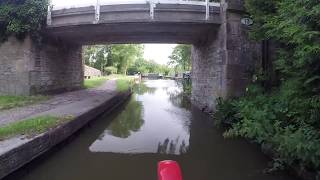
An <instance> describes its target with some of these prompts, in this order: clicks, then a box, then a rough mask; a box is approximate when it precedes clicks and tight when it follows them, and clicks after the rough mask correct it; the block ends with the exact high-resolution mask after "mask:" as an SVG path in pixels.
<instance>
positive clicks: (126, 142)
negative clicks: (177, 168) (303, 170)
mask: <svg viewBox="0 0 320 180" xmlns="http://www.w3.org/2000/svg"><path fill="white" fill-rule="evenodd" d="M181 90H182V88H181V86H180V85H179V84H178V83H177V82H175V81H173V80H146V81H145V82H144V83H142V84H140V85H137V87H135V93H134V94H133V95H132V97H131V98H130V100H128V102H127V103H126V104H125V105H123V106H122V107H120V108H118V109H117V110H116V111H115V112H113V113H112V114H111V115H110V114H105V115H103V116H101V117H100V118H98V119H96V120H95V121H93V122H91V123H90V124H89V125H88V127H86V128H84V129H82V130H81V131H80V132H79V133H78V134H77V135H76V136H75V137H74V138H72V140H69V142H66V143H64V144H63V145H60V146H58V147H56V148H55V150H53V151H52V152H51V153H47V154H46V155H45V156H43V157H41V158H39V159H37V160H36V161H34V162H32V163H30V164H29V165H27V166H26V167H23V168H22V169H20V170H18V171H17V172H15V173H14V174H13V175H11V176H10V177H7V178H6V180H13V179H14V180H157V162H158V161H160V160H166V159H172V160H176V161H178V162H179V163H180V165H181V167H182V171H183V176H184V180H289V179H293V178H292V177H290V176H288V175H285V174H277V175H270V174H265V173H263V171H264V170H265V169H266V168H267V167H268V161H269V160H268V159H267V158H266V157H265V156H264V155H263V154H262V153H261V152H260V150H259V148H258V147H257V146H255V145H253V144H250V143H248V142H247V141H245V140H235V139H224V138H223V136H222V132H221V131H220V130H217V129H215V128H213V127H212V121H211V119H210V117H208V116H207V115H206V114H204V113H202V112H201V111H199V110H198V109H197V108H195V107H192V106H191V105H190V103H189V102H188V100H186V99H185V98H184V97H183V96H182V95H181Z"/></svg>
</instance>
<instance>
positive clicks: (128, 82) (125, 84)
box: [116, 77, 133, 92]
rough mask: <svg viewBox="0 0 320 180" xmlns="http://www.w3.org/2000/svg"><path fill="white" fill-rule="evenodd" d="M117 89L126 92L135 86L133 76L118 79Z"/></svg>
mask: <svg viewBox="0 0 320 180" xmlns="http://www.w3.org/2000/svg"><path fill="white" fill-rule="evenodd" d="M116 83H117V91H119V92H126V91H128V90H129V88H131V87H132V86H133V78H130V77H122V78H120V79H117V82H116Z"/></svg>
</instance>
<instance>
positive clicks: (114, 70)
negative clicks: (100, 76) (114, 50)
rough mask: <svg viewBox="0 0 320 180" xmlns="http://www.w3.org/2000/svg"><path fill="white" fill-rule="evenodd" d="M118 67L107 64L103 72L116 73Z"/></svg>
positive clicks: (107, 73)
mask: <svg viewBox="0 0 320 180" xmlns="http://www.w3.org/2000/svg"><path fill="white" fill-rule="evenodd" d="M117 71H118V69H117V68H115V67H113V66H109V67H106V68H104V72H105V73H106V75H110V74H117Z"/></svg>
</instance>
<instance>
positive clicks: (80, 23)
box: [0, 0, 260, 111]
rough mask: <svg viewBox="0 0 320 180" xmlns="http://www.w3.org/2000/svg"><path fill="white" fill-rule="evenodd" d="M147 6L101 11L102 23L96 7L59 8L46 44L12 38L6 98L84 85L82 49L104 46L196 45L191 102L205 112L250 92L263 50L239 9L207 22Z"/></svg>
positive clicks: (198, 14)
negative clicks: (219, 100)
mask: <svg viewBox="0 0 320 180" xmlns="http://www.w3.org/2000/svg"><path fill="white" fill-rule="evenodd" d="M223 1H225V0H223ZM238 1H239V2H240V1H241V2H242V0H238ZM232 2H236V1H235V0H233V1H232ZM147 7H148V6H141V5H139V6H124V7H120V6H112V7H110V6H108V7H107V6H106V7H102V10H101V11H102V12H101V13H102V14H101V16H100V19H99V22H98V23H97V22H94V8H93V7H88V8H80V9H71V10H59V11H54V12H53V14H52V22H51V25H49V26H48V28H47V31H46V37H47V38H45V40H44V41H43V42H42V43H41V44H38V43H36V42H35V41H32V40H31V39H30V38H27V39H25V40H24V41H23V42H20V41H17V40H16V39H14V38H10V39H9V40H8V41H7V42H5V43H4V44H2V45H0V54H1V57H0V84H1V86H0V95H1V94H11V95H30V94H39V93H40V94H45V93H50V92H61V91H66V90H73V89H79V88H82V86H83V62H82V58H81V47H82V45H88V44H99V43H186V44H192V45H193V50H192V81H193V83H192V101H193V103H194V104H195V105H197V106H198V107H199V108H201V109H203V110H204V111H212V110H214V108H215V99H216V98H218V97H224V98H227V97H233V96H239V95H241V94H242V93H243V92H244V91H245V87H246V85H247V83H248V82H249V80H250V75H249V74H248V72H250V69H251V67H252V65H253V60H255V59H260V51H259V50H260V46H259V45H258V44H256V43H252V42H250V41H249V40H248V37H247V27H245V26H244V25H242V24H241V22H240V20H241V17H242V13H241V12H242V11H240V10H241V8H240V9H239V8H235V9H232V8H233V7H237V6H234V5H233V4H230V3H229V4H222V6H221V8H218V9H217V8H210V18H209V19H208V20H204V18H205V11H204V9H203V7H201V8H200V7H189V6H173V7H169V6H166V5H159V6H157V8H158V9H156V11H155V17H154V19H150V14H149V11H148V9H147ZM121 8H124V9H122V10H121ZM177 9H178V10H180V11H179V12H178V13H176V12H175V13H172V11H173V10H175V11H177ZM124 10H126V11H132V12H129V13H124V12H125V11H124Z"/></svg>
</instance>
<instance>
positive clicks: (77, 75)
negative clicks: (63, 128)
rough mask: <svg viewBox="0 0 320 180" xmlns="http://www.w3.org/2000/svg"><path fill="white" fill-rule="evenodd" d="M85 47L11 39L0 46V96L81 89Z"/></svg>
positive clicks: (27, 39) (28, 39)
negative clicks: (82, 51) (82, 52)
mask: <svg viewBox="0 0 320 180" xmlns="http://www.w3.org/2000/svg"><path fill="white" fill-rule="evenodd" d="M81 50H82V48H81V46H80V45H71V44H62V43H60V44H59V45H58V44H55V43H52V42H45V43H42V44H41V45H38V44H37V43H35V42H33V41H32V40H31V39H30V38H29V37H27V38H26V39H25V40H23V41H19V40H17V39H16V38H14V37H10V38H9V39H8V41H6V42H5V43H3V44H1V45H0V54H1V56H0V72H1V73H0V94H5V95H31V94H48V93H55V92H62V91H66V90H73V89H79V88H81V87H82V85H83V67H82V64H83V63H82V60H81Z"/></svg>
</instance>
